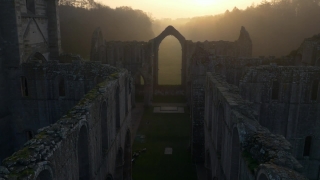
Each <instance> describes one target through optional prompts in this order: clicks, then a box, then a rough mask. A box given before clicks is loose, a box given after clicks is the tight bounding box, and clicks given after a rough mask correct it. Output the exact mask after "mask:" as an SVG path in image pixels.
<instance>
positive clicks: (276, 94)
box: [271, 81, 280, 100]
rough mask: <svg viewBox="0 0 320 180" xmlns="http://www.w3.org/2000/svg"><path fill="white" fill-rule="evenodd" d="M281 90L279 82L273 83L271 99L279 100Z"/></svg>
mask: <svg viewBox="0 0 320 180" xmlns="http://www.w3.org/2000/svg"><path fill="white" fill-rule="evenodd" d="M279 90H280V84H279V82H278V81H273V82H272V96H271V98H272V99H273V100H277V99H279Z"/></svg>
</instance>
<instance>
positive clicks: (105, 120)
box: [0, 0, 320, 180]
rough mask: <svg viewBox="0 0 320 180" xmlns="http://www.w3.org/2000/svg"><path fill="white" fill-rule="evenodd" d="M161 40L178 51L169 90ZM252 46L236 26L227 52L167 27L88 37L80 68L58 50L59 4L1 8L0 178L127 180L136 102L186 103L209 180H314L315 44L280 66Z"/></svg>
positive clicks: (317, 122) (318, 131) (319, 141)
mask: <svg viewBox="0 0 320 180" xmlns="http://www.w3.org/2000/svg"><path fill="white" fill-rule="evenodd" d="M239 29H240V27H239ZM169 35H172V36H174V37H175V38H177V39H178V41H179V43H180V44H181V50H182V59H181V62H182V67H181V85H176V86H162V85H159V84H158V50H159V46H160V44H161V42H162V40H163V39H164V38H166V37H167V36H169ZM75 43H76V42H75ZM252 48H253V43H252V41H251V38H250V35H249V33H248V31H247V30H246V29H245V28H244V27H241V29H240V35H239V38H238V39H237V40H235V41H234V42H228V41H205V42H193V41H190V40H186V39H185V38H184V36H183V35H182V34H180V33H179V32H178V31H177V30H176V29H175V28H174V27H172V26H168V27H167V28H166V29H165V30H164V31H163V32H162V33H161V34H160V35H158V36H157V37H155V38H154V39H151V40H149V41H148V42H138V41H130V42H120V41H110V42H108V41H105V40H104V38H103V36H102V32H101V29H99V28H97V29H96V30H95V31H94V32H93V35H92V44H91V55H90V61H84V60H83V59H82V58H81V57H80V56H77V55H72V54H68V53H64V52H62V50H61V38H60V25H59V16H58V1H57V0H37V1H35V0H30V1H29V0H28V1H25V0H10V1H2V2H1V3H0V180H6V179H32V180H60V179H82V180H87V179H88V180H89V179H97V180H100V179H101V180H102V179H103V180H105V179H107V180H112V179H116V180H120V179H125V180H131V179H132V176H131V174H132V164H131V159H132V143H133V140H134V137H133V133H132V132H133V129H132V125H133V122H132V118H131V112H132V110H133V109H134V108H135V106H136V100H135V94H141V95H143V96H144V100H143V101H144V102H143V103H144V105H145V106H146V107H147V106H152V100H153V97H154V96H155V95H160V96H166V95H171V96H174V95H183V96H185V98H186V99H187V104H188V106H189V107H190V115H191V118H192V138H191V143H190V144H191V152H192V158H193V161H194V162H195V163H200V164H201V163H202V164H204V166H205V168H206V171H207V175H206V176H207V179H208V180H209V179H210V180H237V179H239V180H240V179H241V180H255V179H257V180H274V179H277V180H278V179H279V180H280V179H283V180H303V179H310V180H319V179H320V151H319V149H320V97H319V96H320V88H319V80H320V34H319V35H315V36H313V37H311V38H308V39H305V41H304V42H303V43H302V44H301V46H300V48H299V49H298V50H297V51H295V53H294V54H291V56H287V57H282V58H275V57H272V56H270V57H258V58H254V57H251V56H252ZM140 77H142V78H143V80H144V85H143V86H141V85H140Z"/></svg>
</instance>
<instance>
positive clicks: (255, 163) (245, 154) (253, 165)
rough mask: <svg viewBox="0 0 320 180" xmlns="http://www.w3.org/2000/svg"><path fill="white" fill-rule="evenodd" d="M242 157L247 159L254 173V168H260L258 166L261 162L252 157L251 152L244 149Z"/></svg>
mask: <svg viewBox="0 0 320 180" xmlns="http://www.w3.org/2000/svg"><path fill="white" fill-rule="evenodd" d="M242 157H243V158H244V159H245V160H246V162H247V165H248V168H249V169H250V171H251V172H252V173H254V170H255V169H256V168H258V166H259V162H258V161H257V160H255V159H254V158H252V156H251V154H250V153H249V152H248V151H246V150H244V151H243V152H242Z"/></svg>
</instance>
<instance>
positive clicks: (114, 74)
mask: <svg viewBox="0 0 320 180" xmlns="http://www.w3.org/2000/svg"><path fill="white" fill-rule="evenodd" d="M110 76H111V77H113V78H118V77H119V74H118V73H113V74H111V75H110Z"/></svg>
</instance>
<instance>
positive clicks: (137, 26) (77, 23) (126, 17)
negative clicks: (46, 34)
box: [59, 3, 154, 59]
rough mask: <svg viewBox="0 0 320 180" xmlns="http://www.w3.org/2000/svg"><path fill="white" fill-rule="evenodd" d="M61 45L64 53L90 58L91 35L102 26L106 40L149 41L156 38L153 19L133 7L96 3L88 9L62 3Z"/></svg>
mask: <svg viewBox="0 0 320 180" xmlns="http://www.w3.org/2000/svg"><path fill="white" fill-rule="evenodd" d="M59 14H60V31H61V45H62V49H63V51H64V52H71V53H74V54H80V55H81V56H82V57H84V58H85V59H89V54H90V46H91V36H92V33H93V31H94V30H95V29H96V28H98V27H100V28H101V30H102V31H103V37H104V39H106V40H107V41H113V40H118V41H133V40H137V41H148V40H149V39H152V38H153V37H154V34H153V31H152V20H151V18H150V17H149V16H148V15H147V14H146V13H145V12H143V11H141V10H134V9H132V8H130V7H119V8H115V9H113V8H110V7H108V6H105V5H102V4H99V3H93V5H92V6H91V7H90V8H88V7H86V8H84V7H81V6H74V4H70V3H69V4H68V3H63V4H60V7H59Z"/></svg>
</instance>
